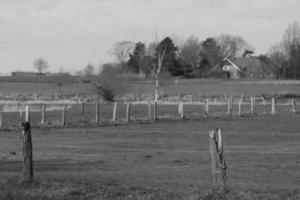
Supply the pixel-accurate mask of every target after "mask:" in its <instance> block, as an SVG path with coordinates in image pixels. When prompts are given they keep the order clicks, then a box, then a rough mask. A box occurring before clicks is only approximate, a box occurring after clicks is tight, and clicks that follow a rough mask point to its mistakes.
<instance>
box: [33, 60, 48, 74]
mask: <svg viewBox="0 0 300 200" xmlns="http://www.w3.org/2000/svg"><path fill="white" fill-rule="evenodd" d="M33 66H34V68H35V69H37V70H38V73H39V74H42V73H44V72H45V71H46V69H48V68H49V64H48V62H47V61H46V60H44V59H43V58H38V59H36V60H35V61H34V62H33Z"/></svg>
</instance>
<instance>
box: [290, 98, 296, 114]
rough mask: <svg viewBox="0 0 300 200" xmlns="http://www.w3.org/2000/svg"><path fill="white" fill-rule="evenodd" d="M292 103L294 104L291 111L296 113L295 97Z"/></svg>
mask: <svg viewBox="0 0 300 200" xmlns="http://www.w3.org/2000/svg"><path fill="white" fill-rule="evenodd" d="M291 105H292V108H291V112H292V113H296V101H295V99H294V98H293V99H291Z"/></svg>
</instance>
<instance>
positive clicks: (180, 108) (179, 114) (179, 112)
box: [178, 102, 184, 119]
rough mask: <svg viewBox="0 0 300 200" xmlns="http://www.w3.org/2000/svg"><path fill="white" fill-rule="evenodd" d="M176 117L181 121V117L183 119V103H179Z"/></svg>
mask: <svg viewBox="0 0 300 200" xmlns="http://www.w3.org/2000/svg"><path fill="white" fill-rule="evenodd" d="M178 116H179V118H180V119H183V117H184V113H183V103H182V102H180V103H179V104H178Z"/></svg>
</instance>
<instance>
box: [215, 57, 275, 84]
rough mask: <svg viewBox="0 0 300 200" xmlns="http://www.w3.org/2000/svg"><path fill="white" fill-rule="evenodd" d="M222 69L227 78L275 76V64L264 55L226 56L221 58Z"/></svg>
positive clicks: (268, 77)
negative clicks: (232, 57)
mask: <svg viewBox="0 0 300 200" xmlns="http://www.w3.org/2000/svg"><path fill="white" fill-rule="evenodd" d="M221 67H222V71H223V72H225V73H226V76H227V78H230V79H240V78H256V79H262V78H266V79H270V78H271V79H273V78H276V70H277V66H276V65H275V64H274V63H272V61H271V60H270V59H268V58H267V57H265V56H259V57H253V56H251V57H240V58H234V59H231V58H228V57H226V58H225V59H224V60H223V63H222V65H221Z"/></svg>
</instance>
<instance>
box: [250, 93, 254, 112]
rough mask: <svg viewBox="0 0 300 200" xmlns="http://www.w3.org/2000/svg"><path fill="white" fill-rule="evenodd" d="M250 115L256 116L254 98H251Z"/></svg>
mask: <svg viewBox="0 0 300 200" xmlns="http://www.w3.org/2000/svg"><path fill="white" fill-rule="evenodd" d="M250 114H251V115H253V114H254V98H253V97H250Z"/></svg>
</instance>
